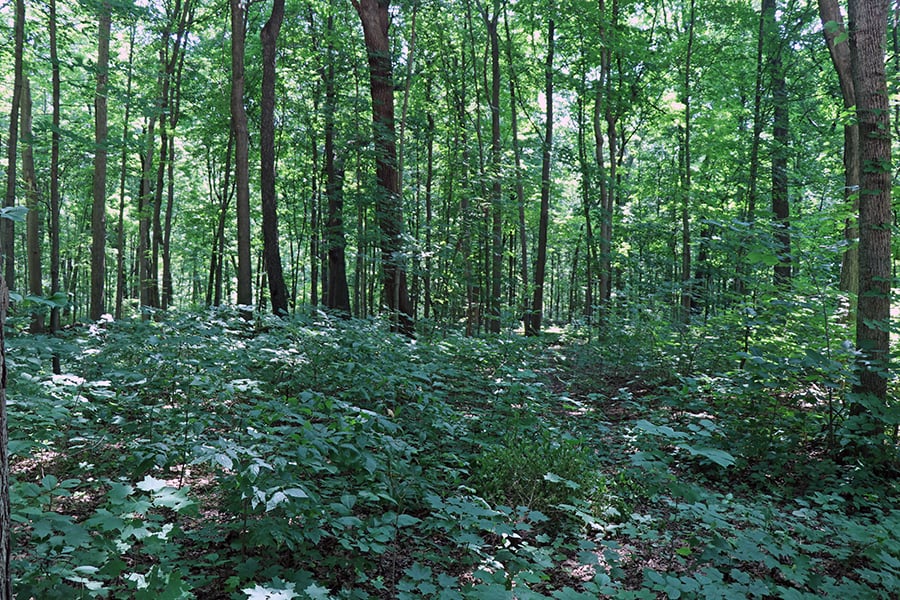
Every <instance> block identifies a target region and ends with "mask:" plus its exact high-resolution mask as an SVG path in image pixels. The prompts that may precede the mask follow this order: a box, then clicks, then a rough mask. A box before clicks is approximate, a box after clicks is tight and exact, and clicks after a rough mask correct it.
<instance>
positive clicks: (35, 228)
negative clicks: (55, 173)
mask: <svg viewBox="0 0 900 600" xmlns="http://www.w3.org/2000/svg"><path fill="white" fill-rule="evenodd" d="M31 110H32V106H31V86H30V85H29V81H28V78H27V77H25V78H24V81H23V85H22V100H21V112H22V118H21V120H22V125H21V128H22V180H23V183H24V184H25V197H26V205H27V206H28V214H27V215H26V217H25V248H26V252H25V253H26V255H27V257H28V261H27V266H28V293H29V294H32V295H34V296H38V297H40V296H43V295H44V281H43V277H42V275H41V266H42V261H41V254H42V253H41V249H42V248H41V247H42V241H43V240H42V239H41V221H42V217H43V214H42V210H41V204H42V202H41V197H40V196H41V192H40V189H38V184H37V175H36V174H35V169H34V139H33V137H32V131H31V121H32V119H31ZM30 329H31V332H32V333H41V332H43V331H44V314H43V312H42V311H41V310H40V309H38V310H35V311H34V312H32V313H31V327H30Z"/></svg>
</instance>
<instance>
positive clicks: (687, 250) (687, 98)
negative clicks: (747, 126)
mask: <svg viewBox="0 0 900 600" xmlns="http://www.w3.org/2000/svg"><path fill="white" fill-rule="evenodd" d="M689 11H690V12H689V14H688V23H687V27H688V32H687V33H688V44H687V53H686V55H685V65H684V82H683V87H682V99H681V102H682V104H684V125H683V127H682V140H681V144H682V145H681V319H682V321H683V322H684V323H690V321H691V311H692V310H693V296H694V286H693V282H692V280H691V220H690V219H691V218H690V211H691V194H692V190H691V168H692V167H691V93H692V91H691V68H692V67H691V61H692V59H693V50H694V18H695V16H696V2H695V0H691V2H690V8H689Z"/></svg>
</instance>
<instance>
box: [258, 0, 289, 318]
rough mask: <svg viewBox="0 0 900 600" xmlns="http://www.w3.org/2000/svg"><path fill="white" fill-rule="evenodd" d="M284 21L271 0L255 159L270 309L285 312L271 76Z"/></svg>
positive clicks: (263, 36) (263, 35) (280, 7)
mask: <svg viewBox="0 0 900 600" xmlns="http://www.w3.org/2000/svg"><path fill="white" fill-rule="evenodd" d="M282 21H284V0H275V2H273V4H272V14H271V16H270V17H269V20H268V21H267V22H266V24H265V25H264V26H263V28H262V31H261V32H260V40H261V42H262V48H263V78H262V102H261V104H260V125H259V158H260V188H261V193H262V230H263V262H264V264H265V268H266V279H267V281H268V283H269V299H270V301H271V303H272V312H273V313H274V314H276V315H279V316H283V315H286V314H287V312H288V299H287V287H286V286H285V284H284V272H283V270H282V266H281V249H280V247H279V242H278V197H277V191H276V188H275V78H276V59H277V56H276V54H277V43H278V33H279V31H281V23H282Z"/></svg>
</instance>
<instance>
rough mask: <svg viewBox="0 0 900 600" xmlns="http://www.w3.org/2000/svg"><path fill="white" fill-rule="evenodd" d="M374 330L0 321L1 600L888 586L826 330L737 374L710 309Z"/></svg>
mask: <svg viewBox="0 0 900 600" xmlns="http://www.w3.org/2000/svg"><path fill="white" fill-rule="evenodd" d="M813 312H815V311H813ZM834 327H835V328H836V329H840V326H839V325H834ZM385 329H386V325H385V324H384V323H382V322H380V321H378V320H374V321H351V322H347V321H344V320H342V319H335V318H331V317H329V316H327V315H326V314H323V313H320V312H316V311H312V312H310V313H309V314H304V315H303V316H298V317H296V318H294V319H291V320H286V321H285V320H280V319H275V318H271V317H270V318H265V319H261V320H259V321H257V322H255V323H248V322H247V321H245V320H244V319H242V318H241V317H240V316H239V314H238V312H237V311H225V310H219V311H213V312H207V313H202V314H191V315H182V316H179V317H173V318H171V319H169V320H163V321H160V322H147V321H126V322H115V323H104V324H101V325H92V326H90V327H81V328H75V329H71V330H68V331H66V332H65V334H64V335H63V336H61V337H59V338H54V339H49V338H43V337H33V336H30V335H16V336H13V337H12V338H11V339H10V340H9V345H10V368H11V373H13V375H12V377H11V380H10V385H11V389H10V398H11V403H10V411H11V426H10V427H11V437H12V439H11V450H12V451H13V453H14V458H13V472H14V482H13V488H12V493H13V519H14V523H15V524H16V525H15V544H14V548H15V552H14V563H13V566H14V574H15V587H16V590H17V592H18V597H20V598H29V597H34V598H40V599H42V600H52V599H54V598H59V599H70V598H79V597H80V598H90V597H108V598H156V599H170V598H171V599H175V598H235V599H238V598H256V599H263V598H273V599H274V598H319V599H325V598H446V599H452V598H471V599H487V598H513V597H515V598H559V599H577V598H582V599H596V598H601V597H607V596H608V597H616V598H657V597H660V594H661V595H662V597H668V598H679V597H685V598H692V597H702V598H772V597H777V598H810V599H811V598H821V597H847V598H891V597H894V595H895V593H896V590H897V589H898V586H900V538H898V533H897V532H898V531H900V511H898V506H897V504H896V498H897V493H898V489H897V480H896V478H892V477H890V476H889V474H885V473H880V474H879V473H878V472H876V471H875V470H873V469H867V468H864V467H863V466H862V465H860V464H858V463H856V462H854V461H844V460H842V459H841V447H842V445H844V444H846V443H848V442H850V441H852V440H853V439H854V433H853V431H852V430H850V429H848V428H847V427H846V423H847V421H846V419H845V415H844V414H843V413H842V410H841V402H840V400H839V398H840V395H841V394H842V393H843V390H845V389H846V386H847V385H848V371H847V370H846V369H845V368H844V366H843V365H842V361H844V360H846V359H847V355H846V352H845V351H844V350H842V349H841V348H840V345H839V344H837V343H835V342H832V345H831V346H824V347H822V348H821V351H820V352H811V351H806V350H805V349H804V347H803V346H800V345H797V344H796V343H795V344H794V345H791V342H790V341H789V340H784V339H780V338H775V337H772V339H771V341H772V343H777V344H779V347H781V348H784V349H787V350H791V349H793V350H792V351H790V352H789V353H788V355H787V356H784V357H783V358H778V359H774V358H767V357H764V356H762V355H761V354H758V353H756V354H752V355H750V356H744V357H743V358H746V362H745V364H744V369H742V370H738V368H737V367H738V365H739V361H741V357H742V355H741V353H740V351H739V346H740V344H739V340H734V339H732V338H731V337H730V336H729V335H728V334H727V333H726V334H724V335H723V334H721V333H720V332H721V331H723V330H722V328H721V327H720V326H719V325H716V326H713V325H710V326H709V327H707V328H705V329H704V330H703V331H702V332H699V331H698V332H697V335H689V334H685V332H680V333H679V332H675V331H673V330H672V329H671V328H670V327H669V326H668V324H667V323H666V322H665V321H662V320H654V319H653V318H650V317H648V316H647V315H646V314H644V315H640V314H639V315H636V316H635V320H633V321H630V322H627V323H625V324H624V325H623V327H622V328H621V329H620V330H618V331H617V332H616V334H615V335H614V336H608V337H604V338H603V339H599V340H598V339H596V338H595V337H593V338H592V336H591V332H590V331H589V330H587V329H567V330H565V331H562V332H560V333H558V334H553V335H547V336H544V337H542V338H538V339H535V338H522V337H520V336H508V335H503V336H500V337H494V338H489V339H478V338H471V337H463V336H461V335H460V334H458V333H455V332H453V331H446V330H441V329H436V330H434V331H431V332H428V333H422V335H421V336H420V339H418V340H417V341H410V340H409V339H408V338H406V337H402V336H397V335H394V334H386V333H385ZM776 333H778V332H775V331H773V332H772V333H770V334H769V335H771V336H774V335H775V334H776ZM822 333H823V330H822V328H821V327H818V326H816V325H814V324H813V325H811V326H810V327H809V329H808V330H807V331H805V332H804V333H800V334H798V335H800V336H801V337H800V339H801V340H804V342H805V340H806V337H809V336H814V335H816V334H822ZM818 339H819V340H820V341H826V340H822V339H821V338H818ZM833 339H839V336H838V335H834V337H833ZM795 341H796V340H795ZM51 352H57V353H60V354H61V355H64V356H65V357H67V358H66V359H65V361H64V365H65V368H64V369H63V373H62V374H60V375H54V374H52V373H51V372H50V371H49V369H48V366H49V364H50V353H51ZM729 364H730V367H729ZM707 367H708V368H709V369H710V370H706V368H707ZM717 369H718V370H717ZM726 369H727V370H726Z"/></svg>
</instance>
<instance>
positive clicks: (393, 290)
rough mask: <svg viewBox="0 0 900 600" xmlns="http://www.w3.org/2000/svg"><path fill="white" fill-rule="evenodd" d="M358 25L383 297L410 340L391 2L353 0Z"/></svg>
mask: <svg viewBox="0 0 900 600" xmlns="http://www.w3.org/2000/svg"><path fill="white" fill-rule="evenodd" d="M351 1H352V2H353V6H354V7H355V8H356V12H357V13H358V14H359V18H360V21H361V22H362V27H363V34H364V37H365V42H366V52H367V54H368V59H369V84H370V85H369V89H370V92H371V96H372V122H373V130H374V137H375V148H376V150H375V157H376V158H375V170H376V178H377V180H378V193H377V194H376V209H375V210H376V212H377V214H378V224H379V227H380V229H381V261H382V280H383V284H384V296H385V299H386V300H387V304H388V308H389V309H390V311H391V315H392V323H393V325H392V329H394V330H396V331H399V332H401V333H403V334H405V335H409V336H411V335H412V334H413V331H414V323H413V315H412V310H411V307H410V302H409V292H408V290H407V284H406V265H405V263H406V261H405V259H404V258H403V255H402V253H403V239H402V232H403V204H402V203H403V198H402V196H401V194H400V177H399V172H398V170H397V143H396V132H395V128H394V84H393V66H392V64H391V54H390V44H389V41H388V27H389V25H390V15H389V10H388V9H389V7H390V0H351Z"/></svg>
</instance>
